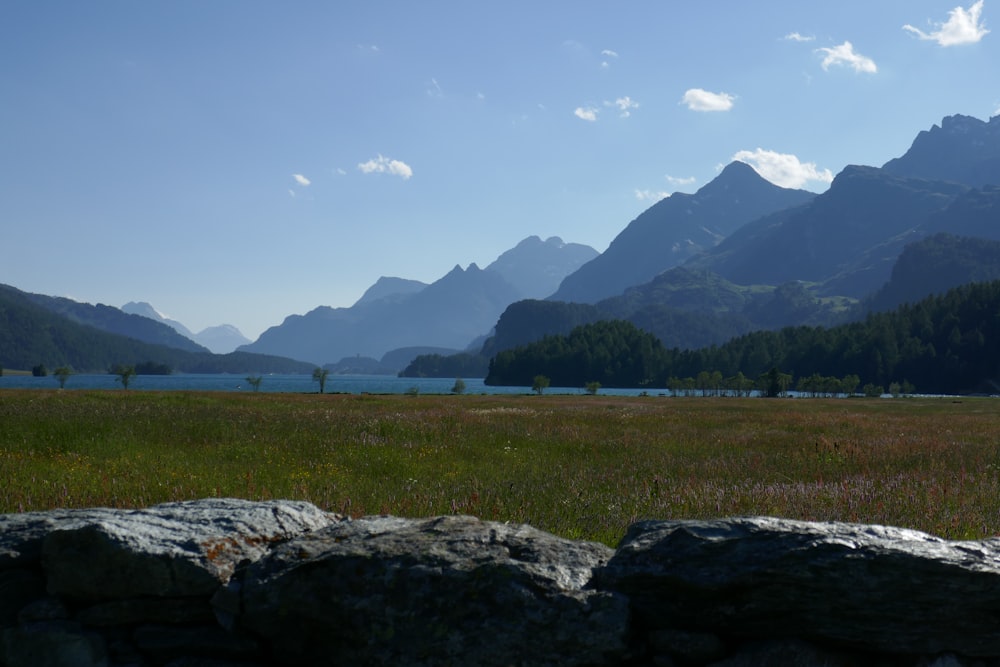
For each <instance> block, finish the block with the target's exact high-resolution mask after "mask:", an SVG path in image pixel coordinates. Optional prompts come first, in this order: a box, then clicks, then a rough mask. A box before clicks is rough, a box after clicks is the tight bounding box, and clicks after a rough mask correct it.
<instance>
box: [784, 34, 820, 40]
mask: <svg viewBox="0 0 1000 667" xmlns="http://www.w3.org/2000/svg"><path fill="white" fill-rule="evenodd" d="M814 39H816V38H815V37H813V36H812V35H808V36H807V35H803V34H801V33H798V32H790V33H788V34H787V35H785V37H784V40H785V41H787V42H811V41H813V40H814Z"/></svg>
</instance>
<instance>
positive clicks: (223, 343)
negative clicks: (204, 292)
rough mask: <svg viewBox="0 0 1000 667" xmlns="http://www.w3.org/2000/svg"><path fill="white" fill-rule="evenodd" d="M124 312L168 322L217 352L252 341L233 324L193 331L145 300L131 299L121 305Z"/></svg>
mask: <svg viewBox="0 0 1000 667" xmlns="http://www.w3.org/2000/svg"><path fill="white" fill-rule="evenodd" d="M121 309H122V312H125V313H129V314H132V315H141V316H142V317H147V318H149V319H151V320H155V321H157V322H162V323H163V324H166V325H167V326H169V327H170V328H172V329H173V330H174V331H176V332H177V333H179V334H180V335H182V336H184V337H185V338H188V339H190V340H192V341H194V342H195V343H198V344H199V345H201V346H203V347H205V348H208V349H209V350H211V351H212V352H214V353H216V354H226V353H228V352H232V351H233V350H235V349H236V348H238V347H239V346H240V345H245V344H247V343H249V342H250V339H249V338H247V337H246V336H244V335H243V334H242V333H240V330H239V329H237V328H236V327H234V326H233V325H231V324H220V325H218V326H214V327H208V328H206V329H202V330H201V331H199V332H198V333H193V332H192V331H191V330H190V329H188V328H187V327H186V326H184V325H183V324H181V323H180V322H178V321H177V320H173V319H170V318H169V317H166V316H165V315H163V313H161V312H160V311H158V310H156V309H155V308H153V306H151V305H150V304H148V303H146V302H145V301H141V302H136V301H129V302H128V303H126V304H125V305H124V306H122V307H121Z"/></svg>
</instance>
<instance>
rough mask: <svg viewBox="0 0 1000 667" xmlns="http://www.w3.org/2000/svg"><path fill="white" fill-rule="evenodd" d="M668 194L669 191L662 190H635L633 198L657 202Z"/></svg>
mask: <svg viewBox="0 0 1000 667" xmlns="http://www.w3.org/2000/svg"><path fill="white" fill-rule="evenodd" d="M669 196H670V193H669V192H664V191H663V190H639V189H638V188H636V190H635V198H636V199H638V200H639V201H652V202H658V201H660V200H661V199H666V198H667V197H669Z"/></svg>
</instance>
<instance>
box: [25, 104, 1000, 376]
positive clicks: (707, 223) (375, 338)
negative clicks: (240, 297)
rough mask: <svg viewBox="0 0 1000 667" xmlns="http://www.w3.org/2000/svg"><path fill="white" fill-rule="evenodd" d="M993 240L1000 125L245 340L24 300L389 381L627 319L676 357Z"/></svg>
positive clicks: (69, 314) (729, 181)
mask: <svg viewBox="0 0 1000 667" xmlns="http://www.w3.org/2000/svg"><path fill="white" fill-rule="evenodd" d="M994 242H1000V117H994V118H992V119H991V120H989V121H988V122H985V121H982V120H978V119H976V118H971V117H968V116H950V117H947V118H945V119H943V121H942V122H941V124H940V125H935V126H933V127H932V128H931V129H929V130H927V131H923V132H920V133H919V135H918V136H917V137H916V138H915V140H914V141H913V144H912V146H911V147H910V148H909V150H908V151H907V152H906V153H905V154H904V155H902V156H900V157H897V158H894V159H890V160H888V161H887V162H886V163H885V164H884V165H883V166H882V167H871V166H859V165H851V166H848V167H846V168H845V169H843V170H842V171H841V172H840V173H839V174H837V176H836V178H835V179H834V181H833V183H832V185H831V186H830V188H829V189H828V190H827V191H826V192H824V193H823V194H820V195H815V194H813V193H810V192H805V191H802V190H790V189H785V188H780V187H778V186H775V185H773V184H772V183H770V182H768V181H766V180H764V179H763V178H761V177H760V176H759V175H758V174H757V173H756V172H755V171H754V170H753V168H751V167H750V166H748V165H746V164H743V163H733V164H730V165H729V166H727V167H726V168H725V169H723V170H722V171H721V172H720V173H719V175H718V177H717V178H716V179H714V180H713V181H712V182H710V183H708V184H706V185H705V186H704V187H702V188H701V189H699V190H698V191H697V192H696V193H694V194H690V195H688V194H675V195H673V196H671V197H668V198H666V199H663V200H661V201H660V202H658V203H656V204H654V205H653V206H651V207H650V208H649V209H648V210H646V211H645V212H643V213H642V214H641V215H639V216H638V217H636V218H635V219H634V220H633V221H632V222H630V223H629V224H628V225H626V226H625V228H624V229H623V230H622V231H621V232H620V233H619V234H618V236H617V237H616V238H615V239H614V241H613V242H612V243H611V244H610V246H609V247H608V249H607V250H606V251H605V252H604V253H597V251H595V250H594V249H593V248H590V247H588V246H583V245H579V244H573V243H565V242H564V241H562V239H559V238H556V237H554V238H549V239H547V240H542V239H541V238H539V237H537V236H533V237H529V238H527V239H524V240H523V241H522V242H520V243H519V244H518V245H517V246H516V247H514V248H511V249H510V250H508V251H507V252H504V253H503V254H502V255H500V256H499V257H498V258H497V259H496V261H494V262H493V263H491V264H490V265H489V266H487V267H486V268H485V269H480V268H479V267H478V266H477V265H475V264H470V265H468V266H467V267H466V268H465V269H463V268H462V267H461V266H460V265H456V266H455V267H454V268H453V269H452V270H451V271H449V272H448V273H447V274H445V275H444V276H442V277H441V278H440V279H439V280H437V281H435V282H433V283H430V284H425V283H422V282H419V281H415V280H408V279H405V278H399V277H382V278H380V279H379V280H378V281H377V282H376V283H375V284H373V285H372V286H371V287H370V288H369V289H368V290H367V291H366V292H365V293H364V294H363V295H362V296H361V297H360V298H359V299H358V300H357V302H356V303H354V304H353V305H352V306H350V307H347V308H331V307H328V306H318V307H316V308H315V309H313V310H311V311H309V312H307V313H305V314H293V315H289V316H288V317H286V318H285V320H284V322H282V323H281V324H279V325H276V326H273V327H271V328H270V329H268V330H267V331H265V332H264V333H263V334H262V335H261V336H260V337H259V338H258V339H257V340H256V341H253V342H250V341H248V340H247V339H246V338H244V337H242V335H241V334H239V332H238V331H236V330H235V329H234V328H232V327H226V326H224V325H223V326H221V327H212V328H209V329H206V330H204V331H202V332H199V333H197V334H194V333H192V332H191V331H189V330H188V329H187V328H186V327H184V325H183V324H181V323H179V322H174V321H170V320H169V319H167V318H165V317H164V316H162V315H161V314H160V313H158V312H156V310H155V309H154V308H153V307H152V306H151V305H149V304H147V303H141V302H140V303H136V302H132V303H129V304H125V306H123V307H122V309H121V311H118V309H113V308H110V307H108V306H101V305H99V306H89V305H87V304H77V303H76V302H73V301H70V300H68V299H57V298H54V297H45V296H41V295H26V297H25V298H27V300H28V302H31V303H34V304H36V305H39V306H41V307H43V308H45V309H46V310H47V311H48V312H50V313H54V314H56V315H57V316H59V317H63V318H68V319H69V320H72V321H73V322H74V323H76V324H80V325H86V326H94V327H97V328H101V329H102V330H105V331H111V332H113V333H115V334H121V335H126V336H130V337H135V338H136V339H138V340H143V341H146V342H150V343H155V344H161V345H166V346H171V347H174V348H177V349H186V350H190V351H192V352H197V353H202V352H206V349H205V348H208V349H210V350H212V351H216V352H225V351H231V350H233V349H237V346H238V349H239V350H240V351H241V352H247V353H259V354H267V355H272V356H277V357H285V358H290V359H296V360H300V361H304V362H308V363H310V364H315V365H322V364H334V363H336V362H338V360H341V368H342V369H351V370H356V371H364V370H366V369H367V370H370V369H372V368H373V367H375V366H378V365H379V363H380V362H381V364H382V368H380V370H381V371H382V372H391V371H393V370H396V369H398V368H400V367H402V366H403V365H405V364H406V363H407V360H408V359H410V358H412V357H413V356H414V355H416V354H422V353H431V352H433V353H435V354H447V353H448V352H449V351H464V350H471V351H473V352H479V351H480V350H481V349H482V351H483V353H484V354H485V355H486V356H489V355H491V354H494V353H495V352H497V351H499V350H501V349H506V348H507V347H510V346H513V345H519V344H523V343H527V342H531V341H532V340H536V339H537V338H539V337H541V336H543V335H545V334H549V333H567V332H568V331H569V329H570V328H572V327H573V326H575V325H577V324H581V323H585V322H591V321H595V320H597V319H608V318H618V319H627V320H629V321H631V322H633V323H634V324H636V325H637V326H639V327H641V328H644V329H646V330H647V331H649V332H651V333H653V334H654V335H656V336H657V337H659V338H660V339H661V340H662V341H663V342H664V343H665V344H666V345H667V346H668V347H680V348H688V347H700V346H704V345H711V344H718V343H722V342H724V341H725V340H727V339H728V338H731V337H733V336H736V335H740V334H742V333H746V332H749V331H752V330H755V329H761V328H778V327H782V326H786V325H799V324H809V325H814V324H832V323H837V322H840V321H844V320H845V319H849V318H857V317H861V316H863V314H864V312H866V309H889V308H893V307H895V306H897V305H899V304H901V303H903V302H904V301H905V300H910V301H912V300H915V299H918V298H921V297H923V296H926V295H927V294H929V293H934V292H940V291H943V290H945V289H946V288H948V287H952V286H955V285H956V284H961V281H971V280H990V279H995V278H1000V274H998V271H1000V243H994ZM925 267H934V268H933V270H927V271H922V269H924V268H925ZM10 289H13V288H10ZM22 295H23V293H22ZM18 298H19V299H20V298H21V296H18ZM18 303H21V302H20V301H19V302H18ZM33 312H34V311H33ZM139 315H141V316H142V317H139ZM145 322H149V323H148V324H147V323H145ZM154 323H155V324H156V326H155V327H154V326H152V324H154ZM165 325H169V326H165ZM494 330H495V331H494ZM491 334H495V335H494V337H493V338H492V339H491V340H488V341H487V340H486V337H487V336H489V335H491ZM194 341H197V342H194ZM484 341H486V342H485V346H484ZM8 363H9V362H8Z"/></svg>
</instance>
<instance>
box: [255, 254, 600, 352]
mask: <svg viewBox="0 0 1000 667" xmlns="http://www.w3.org/2000/svg"><path fill="white" fill-rule="evenodd" d="M597 254H598V253H597V251H596V250H594V249H593V248H591V247H589V246H585V245H581V244H577V243H565V242H563V240H562V239H560V238H558V237H552V238H549V239H546V240H544V241H543V240H542V239H541V238H539V237H537V236H531V237H529V238H526V239H524V240H523V241H521V242H520V243H518V244H517V246H515V247H514V248H511V249H510V250H508V251H506V252H504V253H503V254H502V255H500V256H499V257H498V258H497V259H496V260H495V261H494V262H492V263H491V264H490V265H489V266H487V267H486V268H485V269H480V268H479V267H478V266H477V265H476V264H470V265H469V266H468V267H467V268H465V269H463V268H462V267H461V266H457V265H456V266H455V268H453V269H452V270H451V271H449V272H448V273H447V274H445V275H444V276H443V277H441V278H440V279H439V280H437V281H435V282H433V283H431V284H429V285H424V284H422V283H419V282H417V281H411V280H403V279H401V278H387V277H383V278H380V279H379V280H378V282H376V283H375V284H374V285H372V287H370V288H369V289H368V290H367V291H366V292H365V294H364V295H363V296H362V297H361V298H360V299H359V300H358V301H357V302H356V303H355V304H354V305H352V306H350V307H349V308H331V307H329V306H320V307H318V308H315V309H313V310H311V311H309V312H308V313H306V314H304V315H290V316H288V317H286V318H285V320H284V322H282V323H281V324H280V325H278V326H275V327H271V328H270V329H268V330H267V331H265V332H264V333H263V334H261V336H260V337H259V338H258V339H257V340H256V341H254V342H253V343H250V344H248V345H243V346H241V347H240V348H239V349H240V350H243V351H247V352H256V353H264V354H273V355H280V356H288V357H291V358H294V359H302V360H304V361H310V362H313V363H316V364H332V363H334V362H336V360H338V359H341V360H345V361H346V360H348V359H350V358H351V357H355V358H356V357H362V358H364V357H368V358H372V359H379V358H383V357H384V355H385V354H386V353H387V352H390V351H392V350H395V349H399V348H409V347H415V346H428V345H432V346H435V347H438V348H444V350H443V351H447V350H451V351H458V350H464V349H466V348H468V347H469V346H470V344H472V343H473V342H474V341H475V340H477V339H482V338H483V337H484V336H485V335H486V334H488V333H490V331H491V330H492V329H493V326H494V325H495V324H496V322H497V318H498V317H499V316H500V313H502V312H503V311H504V309H505V308H507V306H509V305H510V304H511V303H514V302H516V301H519V300H521V299H525V298H531V297H539V296H546V295H548V294H550V293H551V292H552V291H553V290H555V288H556V287H557V286H558V284H559V282H560V281H561V280H562V279H563V278H564V277H565V276H567V275H569V274H571V273H572V272H574V271H575V270H577V269H578V268H579V267H580V266H582V265H583V264H585V263H586V262H587V261H589V260H591V259H593V258H594V257H596V256H597ZM480 342H481V340H480ZM407 361H408V360H407ZM406 363H407V362H403V363H402V364H400V365H398V366H397V367H395V368H393V369H392V370H399V369H400V368H402V367H403V366H405V365H406Z"/></svg>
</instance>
